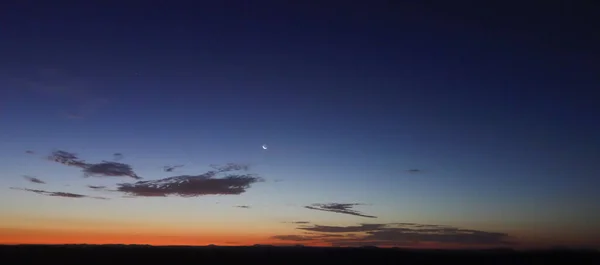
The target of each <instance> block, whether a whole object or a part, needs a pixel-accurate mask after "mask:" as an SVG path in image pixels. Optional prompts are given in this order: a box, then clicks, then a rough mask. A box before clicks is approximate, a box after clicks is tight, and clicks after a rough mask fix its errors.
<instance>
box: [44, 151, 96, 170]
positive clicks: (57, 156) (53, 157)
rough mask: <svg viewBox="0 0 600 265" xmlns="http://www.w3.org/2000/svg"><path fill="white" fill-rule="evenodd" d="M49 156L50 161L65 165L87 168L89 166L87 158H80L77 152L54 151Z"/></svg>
mask: <svg viewBox="0 0 600 265" xmlns="http://www.w3.org/2000/svg"><path fill="white" fill-rule="evenodd" d="M47 158H48V160H50V161H54V162H56V163H60V164H63V165H65V166H71V167H78V168H86V167H87V166H88V164H87V163H86V162H85V160H82V159H80V158H79V156H78V155H77V154H75V153H71V152H67V151H62V150H57V151H53V152H52V153H51V154H50V155H49V156H48V157H47Z"/></svg>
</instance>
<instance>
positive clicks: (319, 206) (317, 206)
mask: <svg viewBox="0 0 600 265" xmlns="http://www.w3.org/2000/svg"><path fill="white" fill-rule="evenodd" d="M357 205H363V204H361V203H314V204H312V205H309V206H304V208H306V209H311V210H318V211H325V212H332V213H341V214H349V215H355V216H361V217H366V218H377V217H376V216H372V215H366V214H363V213H361V212H359V211H356V210H353V209H352V208H353V207H354V206H357Z"/></svg>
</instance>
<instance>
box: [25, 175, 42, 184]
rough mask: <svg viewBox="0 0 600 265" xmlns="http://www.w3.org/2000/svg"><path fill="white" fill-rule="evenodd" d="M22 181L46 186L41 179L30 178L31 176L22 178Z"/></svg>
mask: <svg viewBox="0 0 600 265" xmlns="http://www.w3.org/2000/svg"><path fill="white" fill-rule="evenodd" d="M23 178H24V179H26V180H28V181H29V182H32V183H37V184H46V182H44V181H42V180H41V179H38V178H36V177H31V176H23Z"/></svg>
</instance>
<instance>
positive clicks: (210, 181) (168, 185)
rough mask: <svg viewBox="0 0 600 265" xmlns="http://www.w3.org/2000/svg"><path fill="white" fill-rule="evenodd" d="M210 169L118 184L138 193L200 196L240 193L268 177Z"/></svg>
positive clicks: (125, 191)
mask: <svg viewBox="0 0 600 265" xmlns="http://www.w3.org/2000/svg"><path fill="white" fill-rule="evenodd" d="M218 174H220V173H219V172H216V171H208V172H206V173H204V174H200V175H182V176H175V177H168V178H164V179H159V180H150V181H138V182H135V183H121V184H117V191H119V192H123V193H126V194H128V195H130V196H138V197H164V196H171V195H172V196H180V197H196V196H204V195H239V194H242V193H244V192H246V190H247V189H248V188H250V187H251V185H252V184H254V183H257V182H262V181H264V180H263V179H262V178H260V177H258V176H255V175H254V174H231V173H230V174H227V175H226V176H224V177H220V178H218V177H217V176H218Z"/></svg>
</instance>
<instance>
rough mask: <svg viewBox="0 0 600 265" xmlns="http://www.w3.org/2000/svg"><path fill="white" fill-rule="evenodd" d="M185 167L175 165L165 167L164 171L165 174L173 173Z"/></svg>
mask: <svg viewBox="0 0 600 265" xmlns="http://www.w3.org/2000/svg"><path fill="white" fill-rule="evenodd" d="M183 166H184V165H173V166H164V167H163V170H164V171H165V172H173V171H174V170H175V169H177V168H180V167H183Z"/></svg>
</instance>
